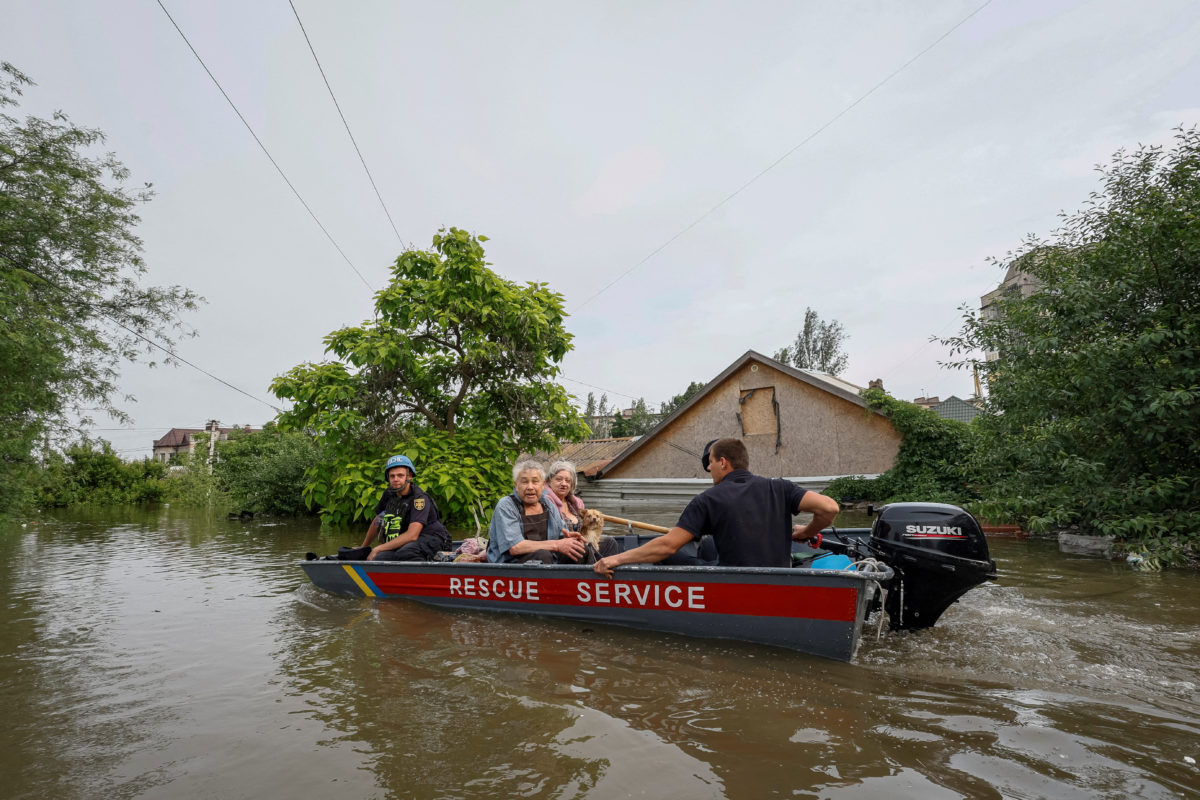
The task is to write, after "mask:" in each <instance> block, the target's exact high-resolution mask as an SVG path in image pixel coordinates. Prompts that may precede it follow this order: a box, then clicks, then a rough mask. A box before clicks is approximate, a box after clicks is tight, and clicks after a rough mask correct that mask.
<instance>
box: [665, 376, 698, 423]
mask: <svg viewBox="0 0 1200 800" xmlns="http://www.w3.org/2000/svg"><path fill="white" fill-rule="evenodd" d="M707 385H708V384H706V383H700V381H692V382H691V383H689V384H688V387H687V388H686V389H684V390H683V391H682V392H680V393H679V394H677V395H675V396H674V397H672V398H671V399H670V400H667V401H666V402H664V403H663V404H662V405H661V406H659V408H658V413H659V414H660V415H661V416H662V417H664V418H665V417H667V416H669V415H671V414H674V413H675V410H676V409H677V408H680V407H681V406H682V405H683V404H684V403H686V402H687V401H688V400H691V399H692V398H693V397H695V396H696V395H698V394H700V392H702V391H703V390H704V387H705V386H707Z"/></svg>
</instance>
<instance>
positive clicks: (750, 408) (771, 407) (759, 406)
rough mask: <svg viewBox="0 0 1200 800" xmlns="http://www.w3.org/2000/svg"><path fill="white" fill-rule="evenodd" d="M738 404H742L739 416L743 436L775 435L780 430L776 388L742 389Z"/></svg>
mask: <svg viewBox="0 0 1200 800" xmlns="http://www.w3.org/2000/svg"><path fill="white" fill-rule="evenodd" d="M738 402H739V403H740V404H741V408H740V409H739V414H738V416H739V418H740V419H741V422H742V435H743V436H752V435H754V434H760V433H769V434H775V433H776V432H777V431H778V430H779V408H778V406H777V405H776V403H775V387H774V386H762V387H759V388H757V389H742V392H741V395H740V397H739V398H738Z"/></svg>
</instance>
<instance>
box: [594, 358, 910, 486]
mask: <svg viewBox="0 0 1200 800" xmlns="http://www.w3.org/2000/svg"><path fill="white" fill-rule="evenodd" d="M772 386H773V387H774V388H775V397H776V399H777V400H778V401H779V420H780V424H781V428H780V430H781V434H782V444H781V445H780V447H779V449H778V452H776V449H775V440H776V436H775V433H774V432H772V433H764V434H753V435H748V436H743V435H742V431H741V426H740V425H739V424H738V418H737V413H738V411H739V404H738V398H739V397H740V396H741V395H742V393H743V392H744V391H746V390H748V389H762V388H766V387H772ZM722 436H736V437H739V438H741V439H742V440H743V441H745V443H746V448H747V449H748V450H749V451H750V470H751V471H752V472H754V473H755V474H756V475H765V476H767V477H803V476H819V475H857V474H875V473H879V472H884V471H886V470H887V469H889V468H890V467H891V466H892V463H893V462H894V461H895V458H896V453H897V451H898V450H899V448H900V434H899V433H897V432H896V430H895V429H894V428H893V427H892V424H891V423H890V422H889V421H888V420H887V418H885V417H881V416H879V415H878V414H868V412H867V410H866V409H865V408H863V407H862V406H859V405H857V404H855V403H852V402H850V401H849V400H845V399H843V398H841V397H839V396H837V395H834V394H831V393H829V392H826V391H825V390H823V389H819V388H816V387H813V386H810V385H808V384H807V383H804V382H803V381H800V380H798V379H796V378H794V377H792V376H790V375H787V374H785V373H783V372H780V371H779V370H777V369H774V368H773V367H771V366H769V365H767V364H761V363H757V362H754V361H751V362H749V363H747V364H745V365H743V366H742V368H741V369H739V370H738V371H737V372H735V373H733V374H732V375H730V376H729V377H728V378H726V379H725V380H724V381H722V382H721V383H720V384H719V385H717V386H716V387H714V388H713V389H712V391H710V392H709V393H708V394H707V395H705V396H704V397H703V398H701V399H700V400H699V402H697V403H696V404H695V405H693V406H692V407H691V408H689V409H688V410H687V411H686V412H685V413H684V414H682V415H681V416H679V417H678V418H676V419H675V420H673V421H672V422H671V424H670V425H668V426H667V427H665V428H663V429H662V430H660V431H658V432H657V433H656V434H655V436H654V437H653V438H652V439H651V440H650V441H647V442H645V443H644V444H643V445H642V446H641V447H640V448H639V449H638V450H637V452H635V453H633V454H632V455H630V456H629V457H628V458H626V459H625V460H624V461H622V462H621V463H620V464H617V465H616V466H615V467H613V468H612V469H611V471H610V470H605V472H604V477H605V478H707V477H708V473H706V472H705V471H704V470H703V469H702V468H701V466H700V459H699V458H697V457H695V456H692V455H688V454H687V453H684V452H682V451H681V450H679V449H677V448H675V447H672V446H671V445H670V444H668V442H674V443H675V444H677V445H679V446H680V447H685V448H687V449H689V450H693V451H695V452H697V453H698V452H700V451H701V450H703V449H704V444H705V442H707V441H709V440H710V439H715V438H718V437H722Z"/></svg>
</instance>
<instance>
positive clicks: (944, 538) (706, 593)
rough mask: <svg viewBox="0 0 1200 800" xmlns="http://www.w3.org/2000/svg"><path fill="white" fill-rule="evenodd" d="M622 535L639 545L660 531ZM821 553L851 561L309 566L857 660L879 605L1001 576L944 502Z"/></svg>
mask: <svg viewBox="0 0 1200 800" xmlns="http://www.w3.org/2000/svg"><path fill="white" fill-rule="evenodd" d="M615 538H616V539H617V541H618V543H619V544H620V545H621V547H622V549H629V548H631V547H636V546H637V545H639V544H641V543H644V542H645V541H646V540H647V539H649V538H651V537H650V536H647V535H645V534H635V533H632V532H630V533H628V534H626V535H623V536H622V535H618V536H617V537H615ZM690 546H691V545H689V547H690ZM806 551H807V552H806ZM820 552H821V553H825V552H828V553H831V554H834V555H841V556H846V557H847V558H844V559H841V560H840V563H843V564H850V565H851V567H852V568H849V569H823V568H819V567H820V566H821V562H822V560H821V559H819V558H817V557H815V556H818V555H819V554H820V553H815V552H813V551H811V550H810V549H809V548H807V547H806V546H800V545H797V547H796V548H794V553H793V555H794V558H795V560H796V561H797V563H798V566H794V567H791V568H764V567H726V566H720V565H716V566H664V565H658V564H635V565H626V566H622V567H619V568H618V569H617V571H616V575H615V577H613V578H612V579H609V578H603V577H601V576H599V575H597V574H596V573H595V572H593V571H592V568H591V567H590V566H584V565H545V564H488V563H478V562H414V561H408V562H403V561H341V560H336V559H332V558H326V559H313V560H306V561H302V562H300V565H301V567H302V568H303V569H304V571H305V573H306V574H307V575H308V577H309V579H310V580H311V581H312V582H313V584H314V585H316V586H317V587H319V588H321V589H324V590H326V591H329V592H332V593H334V594H339V595H346V596H351V597H368V598H379V599H391V598H403V599H409V600H417V601H420V602H423V603H428V604H430V605H434V606H439V607H443V608H451V609H470V610H480V611H505V612H510V613H517V614H538V615H542V616H548V617H564V618H568V619H575V620H580V621H584V622H592V623H604V624H611V625H622V626H626V627H633V628H641V629H645V630H652V631H662V632H666V633H673V634H683V635H685V636H694V637H703V638H720V639H737V640H741V641H747V642H757V643H761V644H767V645H774V646H778V647H785V648H789V649H792V650H799V651H802V652H805V653H811V654H813V655H817V656H823V657H825V658H831V659H836V660H840V661H850V660H852V659H853V658H854V655H855V653H856V652H857V649H858V644H859V641H860V639H861V636H862V632H863V627H864V624H865V623H866V620H867V617H868V615H869V614H870V613H872V612H873V611H876V610H878V611H880V612H881V613H886V614H887V615H888V617H889V618H890V625H891V627H892V628H893V629H913V628H922V627H929V626H930V625H933V624H934V623H935V622H936V621H937V619H938V617H940V616H941V614H942V612H944V611H945V610H946V608H947V607H949V605H950V604H951V603H953V602H954V601H955V600H957V599H958V598H959V597H960V596H962V595H963V594H964V593H965V592H967V591H969V590H970V589H971V588H973V587H975V586H978V585H979V584H980V583H983V582H984V581H986V580H993V579H995V578H996V566H995V563H994V562H993V561H991V560H990V559H989V558H988V550H987V541H986V539H985V538H984V536H983V532H982V530H981V529H980V528H979V524H978V522H976V521H975V519H974V518H973V517H972V516H971V515H970V514H968V513H967V512H965V511H963V510H962V509H960V508H957V507H955V506H947V505H942V504H934V503H896V504H892V505H889V506H884V507H883V508H882V509H881V510H880V513H879V516H878V517H877V518H876V519H875V521H874V525H873V526H872V527H871V528H859V529H836V528H830V529H828V530H827V531H825V532H824V538H823V542H822V546H821V549H820Z"/></svg>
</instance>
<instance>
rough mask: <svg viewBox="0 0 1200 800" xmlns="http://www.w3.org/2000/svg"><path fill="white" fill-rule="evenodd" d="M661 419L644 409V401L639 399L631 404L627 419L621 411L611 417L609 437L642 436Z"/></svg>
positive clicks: (642, 398)
mask: <svg viewBox="0 0 1200 800" xmlns="http://www.w3.org/2000/svg"><path fill="white" fill-rule="evenodd" d="M659 419H661V417H660V416H659V415H657V414H651V413H650V411H649V409H647V408H646V399H645V398H644V397H639V398H638V399H637V400H635V401H634V403H633V409H632V412H631V413H630V415H629V416H628V417H627V416H625V413H624V412H623V411H617V412H616V413H615V414H614V415H613V421H612V425H611V426H610V433H609V435H610V436H614V437H622V436H642V435H643V434H645V433H646V432H647V431H649V430H650V429H651V428H653V427H654V426H655V425H657V424H658V421H659Z"/></svg>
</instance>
